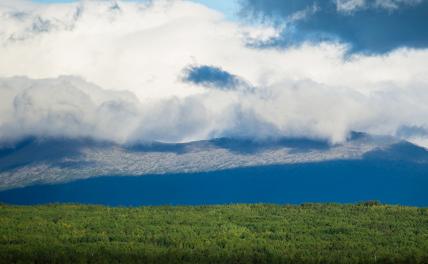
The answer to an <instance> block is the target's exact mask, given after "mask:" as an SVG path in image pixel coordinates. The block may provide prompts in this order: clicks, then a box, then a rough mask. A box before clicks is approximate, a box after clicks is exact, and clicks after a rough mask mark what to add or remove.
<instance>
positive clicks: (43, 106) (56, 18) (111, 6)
mask: <svg viewBox="0 0 428 264" xmlns="http://www.w3.org/2000/svg"><path fill="white" fill-rule="evenodd" d="M248 2H249V3H248V5H247V6H246V8H247V9H245V10H247V11H248V10H250V8H251V5H252V4H254V5H256V4H255V3H251V2H256V1H248ZM268 2H269V1H267V2H266V3H267V4H268ZM339 2H340V3H338V5H337V6H336V7H337V12H341V13H340V14H351V13H352V14H353V15H355V16H358V15H359V14H360V13H359V12H363V11H361V10H368V9H364V8H363V6H360V5H352V3H348V2H349V1H348V2H347V3H344V1H339ZM413 2H414V3H413ZM413 2H412V3H409V4H404V3H401V1H394V2H391V8H392V9H390V10H389V11H388V10H385V9H388V8H387V6H386V5H379V7H373V8H380V10H381V11H378V12H398V11H396V9H400V8H404V9H403V12H405V11H406V10H410V9H411V8H417V6H418V5H419V4H422V3H424V2H423V1H413ZM267 4H266V5H267ZM339 4H340V5H339ZM393 4H395V5H393ZM339 7H340V8H339ZM305 8H306V7H305V6H303V7H302V10H303V9H305ZM319 8H323V6H319ZM367 8H368V7H367ZM266 10H268V7H267V6H264V7H263V9H262V11H263V12H264V11H266ZM335 10H336V9H335ZM344 10H348V11H346V12H345V11H344ZM382 10H383V11H382ZM391 10H393V11H391ZM412 10H413V9H412ZM295 11H296V12H297V11H299V10H295ZM300 11H301V10H300ZM266 12H268V11H266ZM293 12H294V11H293ZM293 12H292V13H290V14H294V13H293ZM299 14H301V16H300V17H299V19H303V18H302V16H303V13H299ZM391 14H395V13H391ZM294 15H295V16H294V17H295V18H296V14H294ZM306 15H307V16H310V14H309V13H307V14H306ZM265 17H266V19H264V20H261V21H258V22H256V21H254V22H253V23H250V22H249V21H247V20H245V19H244V20H239V19H237V20H228V19H226V18H225V17H224V16H223V14H221V13H219V12H218V11H214V10H211V9H209V8H207V7H206V6H203V5H201V4H197V3H194V2H190V1H179V0H176V1H166V0H156V1H149V2H147V1H143V2H131V1H80V2H75V3H68V4H36V3H33V2H30V1H23V0H14V1H2V2H1V3H0V24H1V25H2V27H0V57H1V58H2V59H1V60H0V102H1V103H0V142H1V145H2V146H3V147H2V148H6V147H8V146H13V145H15V144H16V143H17V142H20V141H21V140H23V139H25V138H28V137H35V138H58V137H59V138H66V139H70V140H76V139H82V138H90V139H92V140H95V141H107V142H110V143H111V144H119V145H124V144H125V145H134V144H142V143H147V142H153V141H161V142H173V143H178V142H189V141H195V140H208V139H213V138H222V137H229V138H247V139H248V138H251V139H272V138H273V139H275V138H283V137H288V138H289V137H298V138H311V139H316V140H327V141H328V142H329V143H330V144H337V143H344V142H346V140H347V139H348V138H349V137H350V132H351V131H360V132H365V133H368V134H376V135H389V136H395V137H398V138H401V139H406V140H409V141H411V142H414V143H416V144H419V145H421V146H428V144H427V142H428V141H427V138H428V137H427V134H428V132H427V131H428V119H427V118H426V117H427V116H428V104H427V102H428V92H427V85H428V77H427V76H428V67H427V61H428V50H427V49H426V48H424V47H423V46H417V47H416V46H412V45H406V43H404V44H403V45H396V46H394V47H393V48H391V49H390V50H388V51H386V52H385V51H383V52H382V53H376V52H374V53H373V52H369V53H365V52H355V49H353V48H352V43H350V42H346V41H347V39H346V38H342V40H343V41H342V40H341V41H337V40H335V39H324V40H320V41H303V42H301V43H299V44H295V45H286V46H281V45H279V46H278V45H268V43H273V41H274V40H277V39H279V38H282V37H283V34H285V33H284V32H286V31H284V28H286V27H291V26H293V25H294V24H292V23H296V21H301V20H290V19H288V18H289V14H288V13H287V14H285V13H284V14H282V16H279V18H281V17H283V18H284V17H285V18H284V20H283V22H281V23H278V22H275V21H273V20H270V19H268V18H269V17H268V16H265ZM276 19H277V18H276ZM296 19H297V18H296ZM296 28H298V27H296ZM411 37H414V36H413V35H412V36H409V38H411ZM263 44H266V45H263ZM350 51H352V52H350Z"/></svg>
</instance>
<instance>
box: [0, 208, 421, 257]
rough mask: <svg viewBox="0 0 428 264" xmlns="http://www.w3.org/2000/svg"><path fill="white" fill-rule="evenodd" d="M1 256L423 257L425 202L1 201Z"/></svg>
mask: <svg viewBox="0 0 428 264" xmlns="http://www.w3.org/2000/svg"><path fill="white" fill-rule="evenodd" d="M0 262H1V263H428V209H427V208H417V207H406V206H398V205H382V204H379V203H378V202H364V203H359V204H315V203H307V204H301V205H270V204H251V205H250V204H236V205H218V206H158V207H105V206H89V205H77V204H53V205H37V206H11V205H5V204H2V205H0Z"/></svg>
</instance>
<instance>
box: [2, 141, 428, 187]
mask: <svg viewBox="0 0 428 264" xmlns="http://www.w3.org/2000/svg"><path fill="white" fill-rule="evenodd" d="M362 159H363V160H376V159H381V160H391V161H394V160H396V161H406V162H415V163H419V164H427V166H428V151H426V150H425V149H423V148H420V147H418V146H415V145H413V144H411V143H409V142H406V141H401V140H398V139H395V138H392V137H380V136H370V135H367V134H361V133H353V134H352V136H351V137H350V139H349V140H348V141H347V142H345V143H342V144H337V145H331V144H328V143H327V142H324V141H315V140H309V139H296V138H292V139H290V138H283V139H276V140H259V141H255V140H245V139H230V138H220V139H213V140H207V141H197V142H189V143H175V144H168V143H159V142H154V143H147V144H140V145H127V146H123V145H118V144H114V143H109V142H97V141H93V140H89V139H75V140H70V139H35V138H30V139H26V140H24V141H21V142H19V143H18V144H15V145H14V146H9V147H5V146H3V147H2V148H0V189H3V190H4V189H11V188H16V187H24V186H29V185H33V184H52V183H61V182H70V181H73V180H77V179H86V178H91V177H99V176H111V175H125V176H141V175H149V174H171V173H197V172H209V171H219V170H226V169H234V168H245V167H256V166H268V165H281V164H304V163H314V162H323V161H334V160H362Z"/></svg>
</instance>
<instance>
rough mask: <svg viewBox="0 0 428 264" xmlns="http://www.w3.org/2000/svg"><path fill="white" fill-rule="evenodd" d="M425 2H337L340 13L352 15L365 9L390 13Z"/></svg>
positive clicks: (347, 0) (349, 0)
mask: <svg viewBox="0 0 428 264" xmlns="http://www.w3.org/2000/svg"><path fill="white" fill-rule="evenodd" d="M422 1H424V0H369V1H367V0H336V7H337V10H338V11H339V12H344V13H352V12H354V11H357V10H361V9H365V8H381V9H386V10H389V11H392V10H395V9H398V8H400V7H401V6H409V5H417V4H420V3H422Z"/></svg>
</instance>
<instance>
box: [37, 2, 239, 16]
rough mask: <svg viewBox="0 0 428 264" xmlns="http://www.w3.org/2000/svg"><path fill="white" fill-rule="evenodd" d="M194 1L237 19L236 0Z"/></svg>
mask: <svg viewBox="0 0 428 264" xmlns="http://www.w3.org/2000/svg"><path fill="white" fill-rule="evenodd" d="M33 1H34V2H42V3H69V2H75V1H76V0H33ZM193 1H194V2H198V3H201V4H204V5H206V6H208V7H210V8H213V9H216V10H218V11H221V12H222V13H224V14H225V15H226V17H227V18H229V19H235V18H236V11H237V9H238V4H237V1H236V0H193Z"/></svg>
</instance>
